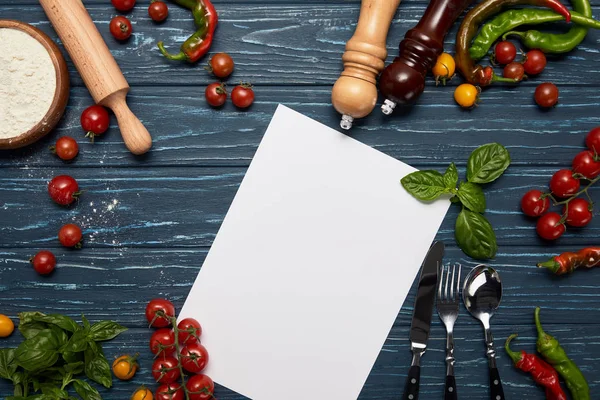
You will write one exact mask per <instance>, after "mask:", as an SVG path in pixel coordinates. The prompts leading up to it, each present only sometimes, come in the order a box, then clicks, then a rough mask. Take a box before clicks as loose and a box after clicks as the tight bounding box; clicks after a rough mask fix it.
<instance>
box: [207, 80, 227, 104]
mask: <svg viewBox="0 0 600 400" xmlns="http://www.w3.org/2000/svg"><path fill="white" fill-rule="evenodd" d="M204 97H205V98H206V102H207V103H208V104H210V105H211V106H213V107H220V106H222V105H223V104H225V100H227V90H226V89H225V85H223V84H222V83H220V82H215V83H211V84H210V85H208V86H207V87H206V90H205V91H204Z"/></svg>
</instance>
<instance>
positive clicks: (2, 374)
mask: <svg viewBox="0 0 600 400" xmlns="http://www.w3.org/2000/svg"><path fill="white" fill-rule="evenodd" d="M15 350H16V349H0V378H4V379H9V380H13V374H14V373H15V372H17V367H18V365H17V361H16V360H15Z"/></svg>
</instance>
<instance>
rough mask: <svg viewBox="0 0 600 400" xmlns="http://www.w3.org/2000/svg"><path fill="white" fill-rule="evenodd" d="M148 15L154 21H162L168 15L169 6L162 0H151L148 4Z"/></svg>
mask: <svg viewBox="0 0 600 400" xmlns="http://www.w3.org/2000/svg"><path fill="white" fill-rule="evenodd" d="M148 15H149V16H150V18H152V21H154V22H162V21H164V20H165V19H167V17H168V16H169V6H167V3H165V2H164V1H157V0H152V3H150V6H148Z"/></svg>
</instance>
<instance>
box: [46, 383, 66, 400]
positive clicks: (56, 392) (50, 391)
mask: <svg viewBox="0 0 600 400" xmlns="http://www.w3.org/2000/svg"><path fill="white" fill-rule="evenodd" d="M40 390H41V391H42V393H43V394H45V395H47V396H52V398H54V399H57V400H58V399H67V398H69V394H68V393H67V392H66V391H65V390H62V389H60V388H58V387H56V386H54V385H53V384H52V383H43V384H41V385H40Z"/></svg>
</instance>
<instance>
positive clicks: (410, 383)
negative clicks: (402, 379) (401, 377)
mask: <svg viewBox="0 0 600 400" xmlns="http://www.w3.org/2000/svg"><path fill="white" fill-rule="evenodd" d="M420 378H421V367H419V366H418V365H413V366H412V367H410V369H409V370H408V377H407V378H406V385H405V386H404V400H417V399H418V398H419V379H420Z"/></svg>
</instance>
